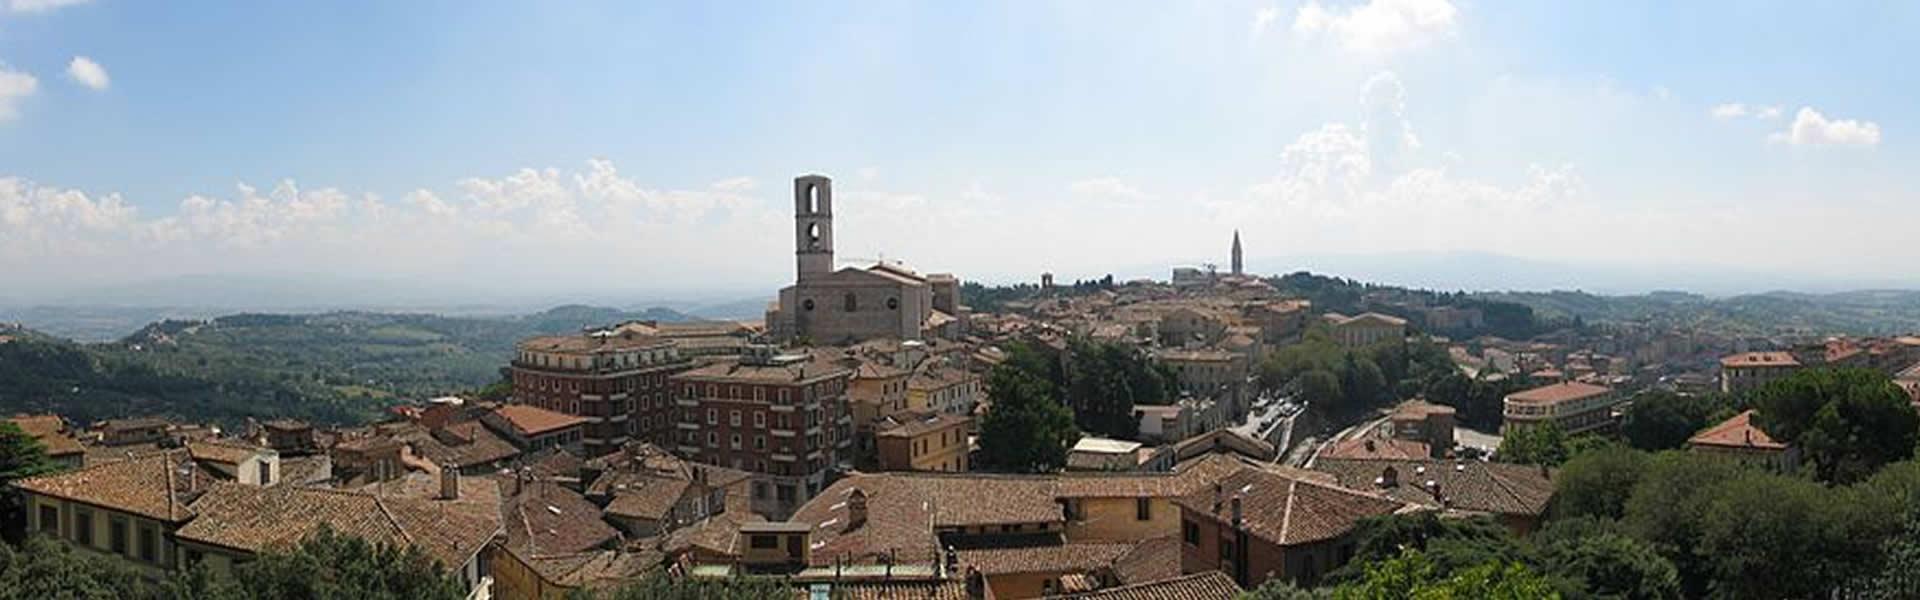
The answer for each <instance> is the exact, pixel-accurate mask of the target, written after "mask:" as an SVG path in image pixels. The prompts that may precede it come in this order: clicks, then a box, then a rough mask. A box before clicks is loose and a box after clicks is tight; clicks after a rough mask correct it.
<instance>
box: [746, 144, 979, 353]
mask: <svg viewBox="0 0 1920 600" xmlns="http://www.w3.org/2000/svg"><path fill="white" fill-rule="evenodd" d="M793 208H794V215H793V220H794V257H795V266H796V269H795V271H796V272H795V277H794V282H793V285H790V286H787V287H785V288H781V289H780V297H779V299H778V300H776V301H775V302H774V304H773V306H770V307H768V310H767V327H768V329H769V333H771V334H772V335H773V336H774V337H775V338H776V339H780V340H784V341H789V342H801V343H806V344H845V343H851V342H858V341H863V340H869V339H876V338H896V339H903V340H916V339H923V338H927V337H953V336H956V335H957V334H958V333H959V331H960V329H961V328H962V327H963V326H964V322H963V319H964V317H965V309H964V307H962V306H960V298H959V294H960V282H959V280H957V279H955V278H954V277H953V276H952V275H947V274H931V275H922V274H920V273H917V272H914V271H913V270H912V269H908V268H907V267H905V266H903V265H900V264H896V263H887V262H880V263H876V264H874V265H871V266H867V267H845V268H838V269H836V268H835V265H834V260H833V181H832V180H831V179H828V178H827V177H825V176H822V175H803V176H800V177H796V178H794V180H793Z"/></svg>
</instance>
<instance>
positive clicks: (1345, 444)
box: [1320, 437, 1433, 460]
mask: <svg viewBox="0 0 1920 600" xmlns="http://www.w3.org/2000/svg"><path fill="white" fill-rule="evenodd" d="M1432 457H1433V451H1432V450H1431V449H1429V448H1428V447H1427V445H1426V444H1424V443H1421V442H1416V441H1413V440H1402V439H1396V438H1383V437H1364V438H1359V439H1351V440H1340V441H1338V442H1334V443H1333V445H1332V446H1330V447H1328V448H1327V449H1326V450H1322V451H1321V452H1320V458H1354V459H1386V460H1424V459H1427V458H1432Z"/></svg>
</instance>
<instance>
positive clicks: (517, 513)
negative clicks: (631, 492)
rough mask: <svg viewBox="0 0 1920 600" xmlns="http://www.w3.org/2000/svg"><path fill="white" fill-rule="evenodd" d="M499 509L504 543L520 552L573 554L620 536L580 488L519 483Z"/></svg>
mask: <svg viewBox="0 0 1920 600" xmlns="http://www.w3.org/2000/svg"><path fill="white" fill-rule="evenodd" d="M501 512H502V513H504V517H505V520H506V530H507V546H508V547H509V548H512V549H514V550H515V552H516V553H517V554H520V555H521V556H526V557H539V556H547V555H556V554H576V553H580V552H585V551H588V550H593V549H598V548H606V547H609V546H611V545H613V544H614V543H615V542H616V541H617V540H618V539H619V538H620V532H619V531H618V530H615V529H614V528H613V526H611V525H608V524H607V522H606V521H605V520H604V519H602V518H601V515H600V507H597V506H594V505H593V503H592V502H588V501H587V499H586V498H585V497H583V496H581V495H580V493H579V492H575V491H573V490H570V489H567V488H564V487H561V486H558V485H554V484H552V483H548V482H534V483H531V484H527V485H526V486H524V487H522V488H521V489H520V493H519V494H518V495H516V496H513V497H510V498H507V499H506V501H505V503H504V504H503V505H502V509H501Z"/></svg>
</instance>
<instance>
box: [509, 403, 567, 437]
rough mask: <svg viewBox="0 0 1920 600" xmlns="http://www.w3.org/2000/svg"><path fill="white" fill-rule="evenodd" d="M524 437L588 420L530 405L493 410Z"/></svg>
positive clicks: (515, 405) (513, 405)
mask: <svg viewBox="0 0 1920 600" xmlns="http://www.w3.org/2000/svg"><path fill="white" fill-rule="evenodd" d="M493 412H494V414H497V415H500V418H502V419H505V420H506V421H507V423H509V424H511V425H513V428H514V429H515V430H517V431H519V432H520V433H521V434H522V435H529V436H533V435H540V434H543V433H548V432H552V431H557V430H560V429H565V428H568V427H573V426H575V425H579V424H581V423H585V422H587V420H586V419H583V418H580V417H576V416H573V415H569V414H564V413H557V412H554V411H551V410H547V409H544V408H540V407H538V406H532V405H528V404H508V405H506V406H502V407H500V408H496V409H493Z"/></svg>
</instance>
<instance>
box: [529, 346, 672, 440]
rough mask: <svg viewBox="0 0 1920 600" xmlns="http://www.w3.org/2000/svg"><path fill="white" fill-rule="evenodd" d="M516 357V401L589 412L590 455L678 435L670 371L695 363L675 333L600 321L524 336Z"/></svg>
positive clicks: (568, 411)
mask: <svg viewBox="0 0 1920 600" xmlns="http://www.w3.org/2000/svg"><path fill="white" fill-rule="evenodd" d="M516 350H517V351H516V353H515V355H514V359H513V364H512V365H511V366H510V367H509V368H508V370H509V372H510V374H511V377H512V379H513V398H514V401H516V402H519V403H521V404H527V405H530V406H537V407H540V408H544V409H547V410H551V411H554V412H559V413H564V414H569V415H575V416H579V417H582V418H584V419H586V420H587V422H586V424H585V427H584V428H583V429H582V430H581V435H582V439H581V442H582V449H583V451H585V452H586V454H587V456H599V455H602V454H606V453H609V452H613V451H614V450H617V449H619V448H620V445H621V444H625V443H626V442H627V440H630V439H639V440H643V441H648V442H652V443H654V444H659V445H663V446H664V445H667V444H671V443H672V442H673V440H674V435H673V432H674V429H673V427H674V421H675V420H676V419H675V417H674V411H673V399H672V396H671V394H670V392H669V390H668V388H667V377H668V376H670V375H673V374H674V373H678V372H681V371H685V370H687V369H690V368H693V364H694V363H693V361H692V359H690V358H688V357H685V356H682V355H681V353H680V348H679V345H678V344H677V343H676V342H674V341H673V340H671V339H667V338H662V337H658V336H655V335H649V334H648V333H647V331H646V330H643V329H641V328H636V327H617V328H611V329H596V330H591V331H587V332H583V333H580V334H574V335H555V336H541V337H535V338H529V339H527V340H523V341H521V342H520V344H519V347H518V348H517V349H516Z"/></svg>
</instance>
